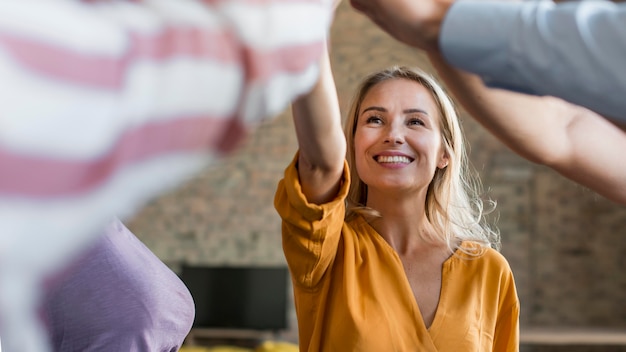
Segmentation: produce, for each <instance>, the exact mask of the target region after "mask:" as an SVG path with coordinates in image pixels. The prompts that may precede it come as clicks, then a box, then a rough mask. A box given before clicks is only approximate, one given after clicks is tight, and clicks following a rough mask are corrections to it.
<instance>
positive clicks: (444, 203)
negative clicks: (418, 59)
mask: <svg viewBox="0 0 626 352" xmlns="http://www.w3.org/2000/svg"><path fill="white" fill-rule="evenodd" d="M392 79H407V80H410V81H414V82H417V83H419V84H420V85H422V86H423V87H425V88H426V89H427V90H428V91H429V92H430V93H431V94H432V96H433V98H434V100H435V102H436V104H437V108H438V111H439V114H440V116H441V118H440V119H439V121H440V126H439V127H440V130H441V137H442V143H443V147H444V149H445V152H446V154H447V155H448V158H449V161H448V166H447V167H446V168H443V169H439V168H437V170H436V171H435V175H434V177H433V180H432V181H431V183H430V184H429V186H428V190H427V193H426V206H425V209H426V217H427V219H428V220H429V221H430V223H431V224H432V225H433V227H434V229H435V233H436V234H437V235H436V236H439V238H430V240H443V241H444V242H445V243H446V244H447V245H448V248H449V249H450V251H451V252H454V251H455V250H456V249H457V248H458V244H459V243H460V242H461V241H471V242H474V243H477V244H479V245H480V248H486V247H491V248H494V249H496V250H499V249H500V235H499V233H498V231H497V229H495V228H492V227H490V226H489V224H487V222H486V219H485V217H484V215H485V214H487V213H488V212H491V211H493V210H494V209H495V202H493V201H489V202H488V204H489V205H490V208H489V209H488V211H485V210H484V202H483V200H482V199H481V198H480V193H481V192H482V187H481V183H480V180H479V178H478V175H477V173H476V172H475V171H474V170H470V166H469V161H468V158H467V152H466V148H465V139H464V136H463V131H462V129H461V125H460V123H459V118H458V114H457V111H456V109H455V107H454V104H453V103H452V100H451V99H450V97H449V96H448V95H447V94H446V92H445V91H444V90H443V89H442V88H441V86H439V84H438V83H437V81H435V79H434V78H433V77H432V76H430V75H429V74H427V73H425V72H423V71H421V70H418V69H414V68H409V67H404V66H394V67H391V68H388V69H385V70H382V71H379V72H376V73H373V74H371V75H369V76H368V77H366V78H365V79H364V80H363V81H362V82H361V84H360V85H359V88H358V89H357V92H356V95H355V96H354V98H353V99H352V104H351V107H350V111H349V114H348V116H347V119H346V123H345V126H344V128H345V134H346V140H347V144H348V149H347V156H346V158H347V161H348V165H349V167H350V175H351V176H350V177H351V180H350V181H351V186H350V190H349V193H348V199H347V213H346V217H347V218H350V217H352V216H354V215H356V214H361V215H363V216H364V217H365V218H366V219H368V218H371V217H379V216H380V214H379V213H378V212H377V211H375V210H374V209H371V208H368V207H366V206H365V204H367V185H366V184H365V183H363V181H361V179H360V178H359V175H358V173H357V170H356V163H355V151H354V135H355V132H356V126H357V120H358V117H359V111H360V110H361V104H362V102H363V99H364V98H365V96H366V95H367V93H368V92H369V91H370V90H371V89H372V87H374V86H376V85H377V84H379V83H381V82H384V81H388V80H392ZM470 171H471V172H470Z"/></svg>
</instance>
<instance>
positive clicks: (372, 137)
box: [354, 79, 447, 194]
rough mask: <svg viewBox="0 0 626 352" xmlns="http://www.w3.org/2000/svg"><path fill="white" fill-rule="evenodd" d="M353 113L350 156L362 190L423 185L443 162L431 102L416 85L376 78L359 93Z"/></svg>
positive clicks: (394, 188) (383, 189)
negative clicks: (362, 94)
mask: <svg viewBox="0 0 626 352" xmlns="http://www.w3.org/2000/svg"><path fill="white" fill-rule="evenodd" d="M358 114H359V115H358V119H357V123H356V130H355V135H354V150H355V158H354V160H355V165H356V169H357V173H358V175H359V177H360V178H361V180H362V181H363V182H364V183H365V184H367V186H368V193H370V192H376V191H377V190H378V191H398V190H400V191H403V192H408V191H412V190H413V191H414V190H422V189H424V190H425V189H426V188H427V187H428V185H429V184H430V182H431V181H432V179H433V176H434V174H435V171H436V168H437V167H440V168H442V167H445V166H446V165H447V157H446V156H445V153H444V151H443V148H442V141H441V132H440V127H439V126H440V124H439V119H440V116H439V112H438V110H437V105H436V103H435V100H434V99H433V97H432V95H431V93H430V92H429V91H428V90H427V89H426V88H424V86H422V85H421V84H419V83H417V82H414V81H411V80H408V79H391V80H387V81H384V82H382V83H379V84H377V85H376V86H374V87H372V88H371V89H370V91H369V92H368V93H367V94H366V95H365V97H364V99H363V102H362V103H361V108H360V111H359V112H358ZM370 194H371V193H370Z"/></svg>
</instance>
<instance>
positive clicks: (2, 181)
mask: <svg viewBox="0 0 626 352" xmlns="http://www.w3.org/2000/svg"><path fill="white" fill-rule="evenodd" d="M332 12H333V11H332V0H206V1H194V0H143V1H131V0H128V1H123V0H117V1H105V0H102V1H78V0H46V1H37V0H8V1H1V2H0V226H1V232H0V336H1V337H2V347H3V349H4V351H5V352H17V351H20V352H33V351H34V352H45V351H48V350H49V347H48V345H47V341H46V337H45V333H44V331H43V328H42V327H43V325H42V324H40V322H39V321H38V319H37V304H38V302H39V298H40V295H41V291H42V285H44V284H45V280H46V279H47V278H49V277H51V276H53V275H54V273H55V272H57V271H58V270H59V269H60V268H62V267H63V266H64V265H65V264H66V263H67V262H68V261H69V260H70V259H71V258H72V256H73V255H75V254H76V253H78V251H80V250H81V249H82V248H83V247H84V246H85V245H87V244H88V243H90V242H91V241H93V240H94V237H95V236H96V234H98V233H99V232H100V231H99V230H100V229H101V228H102V227H103V226H104V225H105V224H107V223H108V222H109V221H110V220H111V218H112V217H114V216H119V217H122V218H124V217H127V216H128V215H130V214H132V213H133V212H134V211H135V210H136V209H137V208H138V207H140V206H141V205H142V204H144V203H145V201H147V200H148V199H150V198H152V197H154V196H156V195H158V194H159V193H161V192H164V191H166V190H168V189H171V188H172V187H174V186H176V185H178V184H180V183H181V182H183V181H184V180H186V179H187V178H188V177H190V176H191V175H193V174H194V173H196V172H198V171H199V170H200V169H202V168H205V167H207V166H210V165H212V164H214V163H215V161H216V160H218V159H219V158H220V156H222V155H224V154H225V153H227V152H228V151H230V150H232V149H233V148H234V147H235V146H236V145H237V143H238V142H239V141H240V140H241V139H242V138H243V137H244V136H245V134H246V132H247V131H249V130H250V129H251V128H253V127H254V126H255V125H257V124H258V123H259V121H260V120H262V119H263V118H267V117H272V116H274V115H276V114H277V113H279V112H280V111H281V110H282V109H284V108H285V107H286V106H287V104H288V103H289V102H290V101H291V100H292V99H294V98H295V97H296V96H297V95H299V94H302V93H304V92H306V91H307V90H308V89H310V88H311V87H312V86H313V84H314V82H315V80H316V79H317V73H318V66H317V61H318V59H319V56H320V54H321V52H322V50H321V49H322V46H323V45H325V37H326V34H327V32H328V29H329V27H330V23H331V20H332ZM69 309H71V307H69Z"/></svg>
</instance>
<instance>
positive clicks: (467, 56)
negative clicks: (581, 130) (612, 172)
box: [440, 0, 626, 121]
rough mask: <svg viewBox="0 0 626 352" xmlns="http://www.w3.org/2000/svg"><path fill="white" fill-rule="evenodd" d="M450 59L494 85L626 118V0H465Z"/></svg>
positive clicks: (446, 31)
mask: <svg viewBox="0 0 626 352" xmlns="http://www.w3.org/2000/svg"><path fill="white" fill-rule="evenodd" d="M440 46H441V50H442V53H443V55H444V57H445V58H446V60H448V62H449V63H451V64H452V65H454V66H456V67H458V68H461V69H463V70H466V71H469V72H473V73H476V74H478V75H479V76H481V77H482V78H483V80H484V81H485V83H486V84H488V85H490V86H492V87H498V88H505V89H511V90H516V91H520V92H524V93H530V94H536V95H552V96H557V97H560V98H563V99H565V100H568V101H571V102H573V103H575V104H578V105H582V106H585V107H587V108H590V109H592V110H594V111H596V112H598V113H601V114H603V115H606V116H607V117H610V118H614V119H616V120H620V121H626V65H625V64H624V63H626V3H619V4H616V3H613V2H610V1H600V0H589V1H581V2H564V3H559V4H555V3H553V2H551V1H526V2H502V1H492V0H487V1H484V0H465V1H464V0H461V1H458V2H456V3H455V4H454V5H453V6H452V7H451V9H450V11H449V12H448V14H447V15H446V18H445V19H444V23H443V26H442V30H441V36H440Z"/></svg>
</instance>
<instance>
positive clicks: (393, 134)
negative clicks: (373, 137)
mask: <svg viewBox="0 0 626 352" xmlns="http://www.w3.org/2000/svg"><path fill="white" fill-rule="evenodd" d="M384 143H389V144H403V143H404V137H403V136H402V133H400V131H398V130H397V129H395V128H390V129H389V130H388V131H387V134H386V135H385V139H384Z"/></svg>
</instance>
